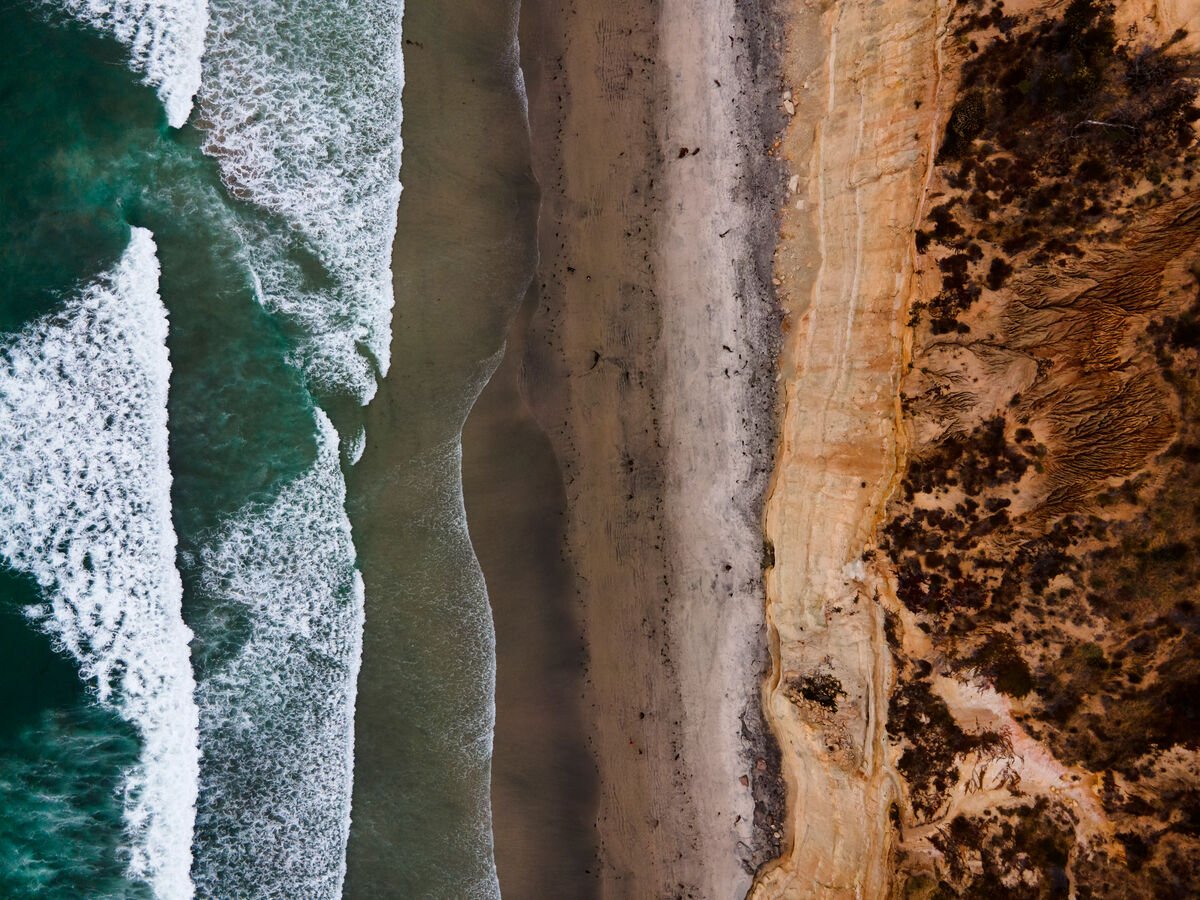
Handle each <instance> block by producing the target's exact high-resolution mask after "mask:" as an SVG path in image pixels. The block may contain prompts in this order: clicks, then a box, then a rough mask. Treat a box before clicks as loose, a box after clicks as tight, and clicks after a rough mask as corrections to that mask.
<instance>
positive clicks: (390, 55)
mask: <svg viewBox="0 0 1200 900" xmlns="http://www.w3.org/2000/svg"><path fill="white" fill-rule="evenodd" d="M402 14H403V4H402V2H401V0H338V2H333V3H330V2H327V0H257V2H254V3H246V2H244V0H213V2H212V9H211V15H212V23H211V27H210V30H209V37H208V47H207V51H206V53H205V56H204V78H203V83H202V85H201V88H200V93H199V95H198V103H199V107H200V113H201V115H200V125H201V127H202V128H204V129H205V140H204V149H205V151H206V152H207V153H209V154H210V155H212V156H213V157H215V158H216V159H217V160H218V161H219V163H220V166H221V171H222V176H223V178H224V180H225V183H226V186H227V187H228V188H229V190H230V191H231V192H232V193H233V194H234V195H236V196H238V197H240V198H242V199H245V200H249V201H251V202H252V203H255V204H257V205H259V206H260V207H263V208H265V209H266V210H269V211H270V212H271V213H273V214H275V215H277V216H279V217H281V218H282V219H283V220H284V221H285V222H286V223H287V224H288V226H289V233H280V232H279V231H278V230H271V229H269V228H266V227H264V228H262V229H261V230H259V231H256V232H255V233H253V234H247V235H246V238H247V244H248V245H249V247H250V248H251V253H252V255H253V258H254V259H253V262H254V268H255V270H256V271H257V272H258V274H259V276H260V277H261V279H262V287H263V295H264V302H265V303H266V305H267V307H268V308H269V309H271V310H273V311H276V312H279V313H282V314H283V315H284V316H286V317H287V319H288V320H289V321H291V322H293V323H294V324H295V325H296V326H298V328H299V329H300V330H301V332H302V335H301V338H300V351H299V357H300V358H299V360H298V362H299V363H300V365H301V366H302V367H303V369H304V371H305V373H306V374H307V376H308V377H309V379H310V383H311V384H312V385H313V387H314V388H316V389H318V390H322V391H333V392H338V393H349V394H351V395H353V396H355V397H357V398H358V399H359V400H360V401H361V402H364V403H365V402H366V401H367V400H369V399H370V397H371V396H372V395H373V394H374V391H375V376H376V371H378V372H379V373H380V374H386V372H387V369H388V362H389V350H390V343H391V309H392V282H391V273H390V256H391V248H392V241H393V239H394V237H395V232H396V204H397V202H398V200H399V197H400V181H399V171H400V151H401V144H400V118H401V106H400V94H401V90H402V88H403V84H404V75H403V67H402V60H401V49H400V21H401V17H402ZM245 227H246V228H248V229H249V228H253V225H249V224H248V225H246V226H245Z"/></svg>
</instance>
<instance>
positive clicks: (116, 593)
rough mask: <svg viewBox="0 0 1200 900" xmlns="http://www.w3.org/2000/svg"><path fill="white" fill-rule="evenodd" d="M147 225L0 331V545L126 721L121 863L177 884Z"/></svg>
mask: <svg viewBox="0 0 1200 900" xmlns="http://www.w3.org/2000/svg"><path fill="white" fill-rule="evenodd" d="M158 273H159V268H158V260H157V257H156V255H155V246H154V240H153V237H152V235H151V234H150V232H149V231H147V230H145V229H143V228H135V229H133V234H132V239H131V241H130V243H129V246H128V248H127V249H126V251H125V253H124V255H123V256H122V258H121V260H120V262H119V263H118V264H117V266H116V268H115V270H114V271H113V272H112V273H110V274H109V275H107V276H105V277H103V278H101V279H99V280H98V281H97V282H95V283H94V284H92V285H90V286H88V287H86V288H85V289H83V290H82V291H81V292H80V293H79V294H78V296H76V297H74V298H73V299H71V300H70V301H68V302H67V303H66V305H65V307H64V308H63V309H62V311H61V312H59V313H58V314H56V315H53V316H49V317H46V318H43V319H39V320H37V321H35V322H33V323H32V324H30V325H29V326H28V327H26V328H25V329H24V330H22V331H21V332H20V333H18V334H17V335H15V336H12V337H9V338H5V339H4V340H3V341H0V471H3V472H4V477H3V478H0V554H2V555H3V557H4V559H5V560H7V562H8V563H9V564H10V565H11V566H13V567H14V568H15V569H17V570H20V571H23V572H27V573H29V574H31V575H32V576H33V577H34V578H35V579H36V581H37V583H38V584H39V586H40V587H41V589H42V595H43V597H44V598H45V602H44V603H43V604H42V605H40V606H36V607H32V608H30V609H29V610H27V612H28V614H29V616H30V617H31V618H32V619H33V620H34V621H36V622H37V623H38V625H39V626H40V627H41V628H42V629H44V630H45V631H46V632H47V633H48V634H49V635H50V636H51V637H52V638H53V639H54V640H55V642H56V644H57V645H58V646H59V647H60V648H61V649H62V650H64V651H66V652H67V653H69V654H70V655H71V656H72V657H74V659H75V660H76V661H77V662H78V664H79V667H80V671H81V674H82V676H83V677H84V678H85V679H86V680H87V681H89V683H90V684H91V685H92V686H93V687H94V689H95V691H96V694H97V696H98V698H99V700H100V702H101V703H103V704H105V705H107V706H110V707H111V708H113V709H115V710H116V711H117V712H118V713H119V714H120V715H121V716H122V718H124V719H126V720H127V721H128V722H130V723H131V724H133V725H134V726H135V727H136V728H137V730H138V733H139V736H140V738H141V740H142V749H141V753H140V757H139V763H138V765H137V766H135V767H133V768H132V769H131V770H130V771H128V772H127V773H126V774H125V822H126V828H127V831H128V832H129V836H130V843H131V847H130V851H131V861H130V874H131V875H132V876H133V877H135V878H137V879H140V880H144V881H146V882H148V883H149V884H150V885H151V886H152V887H153V889H154V891H155V893H156V894H157V895H158V896H162V897H172V898H175V897H190V896H192V884H191V878H190V874H189V872H190V868H191V839H192V826H193V822H194V819H195V803H196V792H197V785H198V782H199V751H198V736H197V732H198V713H197V708H196V704H195V699H194V696H193V689H194V682H193V678H192V669H191V658H190V651H189V648H188V643H189V641H190V640H191V632H190V631H189V630H188V628H187V626H186V625H184V623H183V618H182V615H181V600H182V586H181V583H180V579H179V574H178V572H177V570H176V568H175V531H174V528H173V526H172V523H171V495H170V491H171V473H170V469H169V465H168V459H167V437H168V435H167V387H168V381H169V378H170V371H171V368H170V362H169V360H168V358H167V347H166V338H167V315H166V310H165V308H164V307H163V305H162V301H161V300H160V299H159V296H158Z"/></svg>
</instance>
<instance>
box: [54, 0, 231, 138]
mask: <svg viewBox="0 0 1200 900" xmlns="http://www.w3.org/2000/svg"><path fill="white" fill-rule="evenodd" d="M45 2H47V4H49V5H55V4H54V0H45ZM57 5H58V7H59V8H61V9H63V10H64V11H65V12H67V13H68V14H70V15H71V16H72V17H74V18H75V19H77V20H78V21H81V22H85V23H87V24H88V25H91V26H92V27H94V28H97V29H99V30H101V31H105V32H107V33H109V34H111V35H112V36H113V37H115V38H116V39H117V40H118V41H120V42H121V43H122V44H124V45H125V46H126V47H128V48H129V52H130V55H131V60H130V62H131V65H132V66H133V68H134V70H135V71H138V72H141V73H142V75H143V76H144V77H145V80H146V83H147V84H151V85H154V86H155V87H156V88H157V89H158V96H159V98H160V99H161V100H162V102H163V106H165V107H166V110H167V121H168V122H170V124H171V125H172V126H173V127H175V128H179V127H181V126H182V125H183V123H184V122H186V121H187V119H188V116H189V115H190V114H191V112H192V98H193V97H194V96H195V94H196V91H197V89H198V88H199V87H200V58H201V57H202V56H203V55H204V32H205V30H206V29H207V28H208V2H207V0H59V2H58V4H57Z"/></svg>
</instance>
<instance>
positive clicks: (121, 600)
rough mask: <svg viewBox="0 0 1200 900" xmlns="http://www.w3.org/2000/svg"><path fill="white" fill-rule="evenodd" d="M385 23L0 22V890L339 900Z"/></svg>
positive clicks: (230, 18) (391, 176)
mask: <svg viewBox="0 0 1200 900" xmlns="http://www.w3.org/2000/svg"><path fill="white" fill-rule="evenodd" d="M401 15H402V8H401V4H400V0H210V2H207V3H206V2H204V0H29V2H11V0H0V33H2V34H4V35H5V43H6V52H5V53H4V54H2V55H0V94H2V96H3V106H2V107H0V108H2V109H3V110H4V113H5V120H6V121H5V124H4V127H3V128H2V129H0V193H2V202H0V229H2V230H3V234H2V236H0V279H2V284H3V290H0V561H2V562H3V567H2V569H0V897H12V898H20V897H64V898H67V897H72V898H73V897H97V898H99V897H121V898H125V897H167V898H176V897H191V896H203V897H279V898H307V897H312V898H318V897H336V896H340V894H341V892H342V885H343V880H344V877H345V869H346V862H345V859H346V852H345V851H346V842H347V839H348V835H349V829H350V822H351V815H352V811H351V808H350V800H351V787H352V778H353V760H354V712H355V697H356V679H357V675H358V671H359V663H360V654H361V649H362V633H363V622H364V603H365V598H364V588H363V582H362V578H361V577H360V575H359V573H358V568H357V557H356V550H355V546H354V541H353V539H352V534H351V529H350V521H349V518H348V516H347V513H346V488H345V484H346V473H347V472H348V471H350V469H351V467H352V466H353V464H354V463H355V462H356V461H357V459H358V457H359V455H360V454H361V453H362V447H363V443H364V434H363V430H362V428H363V423H364V421H365V416H364V404H366V403H367V402H368V401H370V400H371V398H372V397H373V396H374V394H375V392H376V385H377V382H378V379H379V378H380V377H382V376H383V375H384V374H386V372H387V371H388V369H389V364H390V360H389V358H388V356H389V351H390V343H391V320H392V275H391V270H390V265H391V252H392V244H393V238H394V235H395V227H396V218H395V217H396V204H397V201H398V198H399V192H400V186H399V180H398V177H397V176H398V170H399V165H400V152H401V147H400V121H401V103H400V95H401V89H402V85H403V67H402V60H401V53H400V46H401V43H400V26H401ZM369 438H370V436H369V435H367V436H366V438H365V439H366V440H369ZM448 502H453V503H454V504H455V509H457V507H458V506H460V505H461V501H460V500H456V499H455V498H451V499H450V500H449V501H448ZM395 703H397V704H403V703H404V685H403V684H398V685H396V695H395ZM447 790H448V791H453V785H448V786H447ZM409 850H410V852H411V848H409ZM484 850H485V851H486V852H488V853H490V848H484ZM481 864H482V865H484V866H485V867H487V866H490V864H491V863H490V858H488V859H485V860H483V861H482V862H481Z"/></svg>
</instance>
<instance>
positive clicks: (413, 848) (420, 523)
mask: <svg viewBox="0 0 1200 900" xmlns="http://www.w3.org/2000/svg"><path fill="white" fill-rule="evenodd" d="M403 35H404V52H405V89H404V96H403V103H404V122H403V136H404V157H403V161H402V169H401V177H402V178H403V181H404V190H403V193H402V195H401V198H400V204H399V209H398V214H397V215H398V222H397V231H396V241H395V245H394V248H393V265H392V271H393V281H394V286H395V297H396V305H395V310H394V324H393V330H392V353H391V358H392V364H391V368H390V370H389V372H388V375H387V377H386V378H384V379H382V380H381V382H380V385H379V391H378V393H377V395H376V396H375V398H374V400H372V402H371V404H370V405H369V406H368V407H367V409H366V412H365V419H366V434H367V439H366V448H365V450H364V452H363V455H362V458H361V460H360V461H359V463H358V464H357V465H356V466H354V467H353V468H352V469H351V470H350V471H349V473H348V478H347V481H348V502H347V507H348V509H349V511H350V514H351V521H352V524H353V530H354V542H355V545H356V547H357V550H358V556H359V565H360V568H361V572H362V577H363V582H364V584H365V589H366V627H365V631H364V636H363V656H362V669H361V675H360V678H359V692H358V704H357V709H356V717H355V777H354V794H353V805H352V818H353V821H352V824H351V829H350V840H349V846H348V851H347V875H346V889H345V894H346V896H347V897H363V898H367V897H384V896H395V895H396V894H397V893H398V894H400V895H404V896H456V897H457V896H470V897H479V898H484V897H494V896H495V895H496V892H497V877H496V867H495V863H494V858H493V836H492V819H491V812H490V806H491V804H490V796H491V751H492V746H493V737H492V734H493V727H494V724H495V721H494V712H495V704H494V696H495V694H494V688H495V677H496V669H495V632H494V629H493V625H492V619H491V614H490V610H489V607H488V602H487V593H486V586H485V584H484V577H483V574H482V572H481V571H480V568H479V564H478V560H477V558H476V556H475V553H474V550H473V548H472V545H471V541H470V537H469V534H468V524H467V521H466V513H465V501H464V497H463V490H462V469H461V461H462V429H463V424H464V422H465V421H466V418H467V416H468V414H469V412H470V409H471V407H472V405H473V404H474V403H475V401H476V399H477V397H478V396H479V393H480V391H482V389H483V388H484V386H485V384H486V383H487V381H488V378H489V377H490V376H491V375H492V373H493V371H494V370H495V368H496V365H497V364H498V362H499V357H500V352H501V350H502V348H503V342H504V335H505V333H506V331H507V329H508V326H509V324H510V322H511V320H512V318H513V316H514V314H515V313H516V310H517V308H518V306H519V304H520V299H521V297H522V296H523V294H524V292H525V290H526V287H527V285H528V283H529V277H530V274H531V272H532V270H533V265H534V261H535V258H536V257H535V251H534V246H533V236H534V235H533V228H534V222H535V218H536V203H537V189H536V185H535V184H534V183H533V180H532V177H531V175H530V171H529V133H528V129H527V128H526V120H525V108H524V98H523V97H522V96H521V91H520V73H519V70H518V69H517V60H516V47H515V41H516V34H515V0H513V2H509V3H504V4H501V5H497V4H495V3H489V2H486V0H466V6H465V7H464V6H463V4H462V3H459V4H458V5H457V6H456V7H455V15H452V16H447V15H445V10H444V9H442V8H440V7H439V6H437V5H432V4H425V5H412V4H410V5H409V7H408V8H407V10H406V13H405V18H404V23H403Z"/></svg>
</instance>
